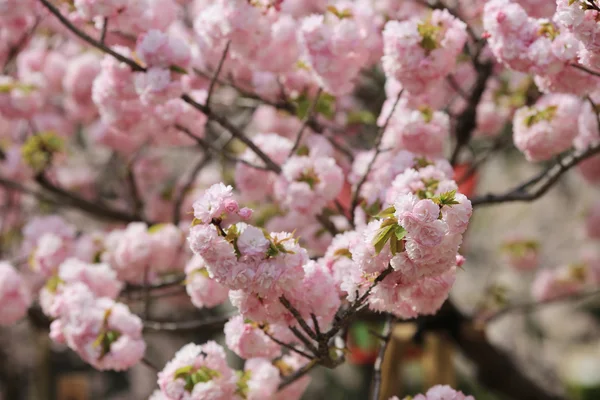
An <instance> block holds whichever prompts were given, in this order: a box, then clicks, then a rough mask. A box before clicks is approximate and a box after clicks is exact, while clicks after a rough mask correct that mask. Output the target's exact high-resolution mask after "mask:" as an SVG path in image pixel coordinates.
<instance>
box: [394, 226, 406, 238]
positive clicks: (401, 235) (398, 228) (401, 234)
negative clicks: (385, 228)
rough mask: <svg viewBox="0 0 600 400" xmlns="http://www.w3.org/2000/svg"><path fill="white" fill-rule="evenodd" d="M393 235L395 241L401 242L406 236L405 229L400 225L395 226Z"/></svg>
mask: <svg viewBox="0 0 600 400" xmlns="http://www.w3.org/2000/svg"><path fill="white" fill-rule="evenodd" d="M394 235H395V236H396V239H398V240H402V239H404V237H405V236H406V229H404V227H402V226H400V225H397V226H396V229H395V230H394Z"/></svg>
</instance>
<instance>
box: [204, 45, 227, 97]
mask: <svg viewBox="0 0 600 400" xmlns="http://www.w3.org/2000/svg"><path fill="white" fill-rule="evenodd" d="M230 44H231V40H228V41H227V43H226V44H225V49H224V50H223V54H221V59H220V60H219V64H218V65H217V70H216V71H215V75H214V76H213V77H212V79H211V80H210V85H209V86H208V93H207V95H206V102H205V104H206V107H210V99H211V97H212V94H213V90H214V89H215V84H216V83H217V79H219V75H220V74H221V69H222V68H223V64H225V58H227V53H228V52H229V45H230Z"/></svg>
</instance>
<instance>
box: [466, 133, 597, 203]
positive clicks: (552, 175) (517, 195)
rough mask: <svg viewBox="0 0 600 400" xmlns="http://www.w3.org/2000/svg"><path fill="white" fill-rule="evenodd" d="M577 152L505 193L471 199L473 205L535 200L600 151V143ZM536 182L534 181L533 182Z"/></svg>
mask: <svg viewBox="0 0 600 400" xmlns="http://www.w3.org/2000/svg"><path fill="white" fill-rule="evenodd" d="M575 153H576V152H573V153H571V158H570V160H568V161H566V162H564V163H563V161H561V160H559V161H557V162H556V163H555V164H553V165H552V166H551V167H549V168H547V169H546V170H544V171H542V173H541V174H538V175H536V176H534V177H533V178H532V179H530V180H529V181H526V182H524V183H522V184H520V185H518V186H517V187H516V188H514V189H511V190H509V191H507V192H506V193H503V194H493V193H489V194H487V195H484V196H480V197H476V198H474V199H472V200H471V203H472V204H473V206H482V205H490V204H499V203H508V202H513V201H534V200H537V199H539V198H540V197H541V196H543V195H544V194H545V193H546V192H547V191H548V190H550V188H552V186H554V184H556V182H558V180H559V179H560V177H561V176H562V175H563V174H564V173H565V172H567V171H568V170H570V169H571V168H573V167H574V166H576V165H577V164H579V163H580V162H582V161H584V160H586V159H588V158H590V157H592V156H594V155H596V154H599V153H600V144H599V145H596V146H592V147H590V148H588V149H587V150H585V151H584V152H582V153H579V154H575ZM544 180H545V182H544V183H543V184H542V185H541V186H539V187H538V188H537V189H536V190H533V191H532V192H527V191H526V190H525V189H526V188H528V187H530V186H533V185H535V184H537V183H539V182H541V181H544ZM531 182H534V183H531Z"/></svg>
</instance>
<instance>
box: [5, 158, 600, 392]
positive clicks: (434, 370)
mask: <svg viewBox="0 0 600 400" xmlns="http://www.w3.org/2000/svg"><path fill="white" fill-rule="evenodd" d="M539 168H541V167H540V166H533V165H530V164H527V163H525V162H523V161H522V157H520V156H519V155H518V154H516V153H514V152H513V151H512V150H510V149H509V150H508V151H505V152H502V153H498V154H495V155H493V157H491V158H490V159H489V160H488V161H487V162H486V163H485V164H484V165H483V166H481V168H478V169H477V171H476V172H475V173H474V174H470V177H469V179H458V180H459V181H461V180H462V181H463V186H462V190H463V191H467V192H468V191H470V190H473V194H475V193H479V194H482V193H487V192H501V191H503V190H506V188H508V187H512V186H514V185H515V184H517V183H518V182H522V181H525V180H526V179H527V178H528V177H531V176H533V175H535V173H536V172H537V171H539ZM466 170H468V168H463V171H459V172H460V173H464V171H466ZM471 172H473V171H471ZM597 195H598V191H597V189H595V188H593V187H590V186H589V185H586V184H584V183H583V181H582V180H581V178H580V177H579V175H578V174H575V173H572V174H567V175H566V176H565V177H564V179H562V180H561V181H560V182H559V183H558V184H557V186H555V187H554V188H553V190H551V191H550V192H549V193H548V194H547V195H546V196H544V197H543V198H541V199H540V200H538V201H536V202H535V203H511V204H503V205H497V206H493V207H482V208H478V209H477V210H476V212H475V214H474V217H473V219H472V222H471V225H470V228H469V232H468V235H467V236H466V239H465V243H464V245H463V247H462V252H463V255H464V256H465V257H466V262H465V264H464V265H463V267H462V271H460V273H459V274H458V280H457V282H456V284H455V286H454V288H453V291H452V295H451V299H452V301H453V303H454V304H455V305H456V307H457V308H459V309H460V310H461V311H462V312H463V313H464V314H465V315H471V316H481V318H480V319H481V322H480V323H479V324H478V332H477V334H478V335H484V337H487V339H488V340H489V341H490V342H491V343H492V344H493V345H494V346H495V347H496V348H497V349H499V350H500V351H501V352H502V354H506V355H507V356H508V357H509V359H510V360H512V361H514V362H515V364H516V366H518V369H519V372H520V373H522V374H524V375H525V376H527V377H529V378H531V379H533V380H534V381H535V382H536V383H537V384H538V385H539V386H540V387H543V388H545V389H546V390H548V391H549V392H552V393H555V394H556V396H557V397H555V398H556V399H560V398H565V399H575V400H580V399H581V400H591V399H600V341H599V338H600V329H599V327H600V326H599V318H600V296H598V295H594V294H593V293H592V294H589V293H587V294H586V295H585V296H576V297H575V298H570V299H568V300H561V301H551V302H546V303H543V304H536V303H535V302H532V300H531V284H532V281H533V278H534V276H535V271H523V270H518V269H515V268H513V267H510V266H509V262H508V261H507V258H506V256H505V254H504V250H503V249H505V248H506V246H505V244H506V242H507V240H509V239H510V238H520V239H523V238H527V239H528V240H531V241H535V242H537V244H538V246H537V247H536V249H537V255H538V258H539V259H538V264H539V268H555V267H557V266H560V265H566V264H572V263H574V262H576V261H577V260H579V259H581V257H582V255H586V256H589V255H590V254H592V255H593V254H596V253H595V252H596V251H598V243H597V242H595V241H594V240H591V239H588V238H587V235H586V233H585V229H584V227H585V218H586V213H587V212H588V210H589V208H590V206H591V205H592V204H593V202H594V200H595V199H596V198H597ZM78 218H81V217H78ZM503 246H504V247H503ZM157 295H158V296H160V297H161V301H155V302H153V303H152V307H151V309H150V313H151V318H150V319H151V320H153V321H157V324H156V326H154V327H148V329H147V335H146V337H147V341H148V353H147V358H148V360H150V361H151V362H152V363H153V364H155V365H156V366H158V367H159V369H161V368H162V366H163V365H164V364H165V363H166V362H167V361H168V360H169V359H170V358H171V357H172V355H173V354H174V353H175V352H176V351H177V350H178V349H179V348H180V347H181V346H182V345H184V344H186V343H189V342H192V341H193V342H196V343H202V342H204V341H206V340H207V339H209V338H213V339H215V340H217V341H220V342H222V340H223V338H222V322H221V323H220V322H219V318H217V321H216V323H215V324H214V326H209V327H201V328H195V327H194V325H193V323H194V321H199V320H203V319H205V318H215V317H218V316H220V315H227V314H228V313H229V312H230V311H231V309H229V308H228V307H227V306H222V307H219V308H216V309H212V310H197V309H195V308H194V307H193V306H192V305H191V304H190V302H189V298H188V297H187V295H186V294H185V288H184V287H183V286H181V287H174V288H173V287H171V288H167V289H165V291H164V292H163V293H157ZM130 303H131V304H132V308H133V310H134V311H135V307H136V304H137V306H138V307H141V304H140V303H141V300H139V299H138V300H136V299H130ZM500 310H502V312H501V313H498V312H499V311H500ZM441 313H442V314H443V309H442V312H441ZM161 321H183V322H184V324H185V323H188V325H187V326H185V325H184V326H183V328H181V327H180V328H178V329H177V330H174V331H171V330H164V329H169V326H168V324H167V325H164V326H163V325H161V324H160V323H158V322H161ZM440 321H441V323H442V324H444V321H443V318H442V319H441V320H440ZM422 323H423V321H399V322H397V323H395V324H394V325H393V328H392V334H391V339H390V341H389V344H388V348H387V352H386V357H385V359H384V362H383V365H382V368H381V371H382V372H381V375H382V391H381V392H382V397H381V398H382V399H387V398H389V396H391V395H398V396H399V397H400V398H402V397H403V396H406V395H411V394H415V393H419V392H423V391H424V390H426V389H427V388H429V387H430V386H432V385H435V384H450V385H452V386H454V387H456V388H457V389H460V390H462V391H463V392H464V393H465V394H471V395H473V396H475V398H476V399H478V400H495V399H498V400H499V399H508V398H509V397H506V396H505V397H503V396H502V395H501V394H500V393H498V392H497V391H494V390H490V389H489V388H488V387H486V386H492V387H494V386H495V385H494V382H493V380H494V379H497V380H498V382H497V383H499V384H504V382H503V381H502V379H504V377H503V376H502V374H499V375H497V376H496V378H494V376H493V375H492V377H491V379H492V382H489V380H490V376H489V375H490V374H489V373H488V374H487V375H488V376H487V377H486V378H485V379H484V380H487V381H486V383H487V385H483V384H481V383H480V382H481V381H482V380H481V379H479V378H480V377H478V376H476V375H477V366H476V365H474V363H473V361H472V359H473V357H472V354H471V355H470V357H469V355H468V356H465V355H464V354H463V351H462V350H464V349H461V348H459V347H457V346H456V344H454V342H453V341H452V340H450V338H449V336H448V332H447V331H446V329H440V330H439V331H437V330H435V329H428V330H425V332H424V333H423V332H421V331H422ZM449 323H450V322H449ZM382 326H383V317H380V316H373V315H372V314H370V315H365V316H361V317H360V318H359V319H358V320H356V321H355V322H354V323H353V325H352V326H351V328H350V329H349V331H348V337H347V345H348V349H349V351H348V354H347V359H348V361H349V362H348V363H346V364H344V365H342V366H341V367H339V368H337V369H336V370H327V369H325V368H322V367H320V368H317V369H315V370H313V372H312V374H311V376H312V382H311V385H310V387H309V390H308V391H307V392H306V394H305V396H304V397H303V398H304V399H314V400H318V399H328V400H335V399H340V400H341V399H347V400H354V399H356V400H358V399H361V400H363V399H367V398H369V390H370V388H371V385H372V377H373V363H374V362H375V359H376V358H377V354H378V348H379V342H380V341H379V340H378V339H377V338H376V335H375V334H376V333H377V332H381V329H382ZM445 328H448V327H447V326H446V327H445ZM373 332H375V334H373ZM229 355H230V356H231V360H230V362H231V365H232V366H236V363H238V364H237V365H238V366H239V365H241V364H240V363H241V360H239V359H236V358H235V356H234V355H233V353H229ZM483 356H485V355H483ZM489 362H490V363H493V362H494V361H493V359H490V360H489ZM479 368H481V365H480V366H479ZM490 368H491V370H492V371H493V370H494V366H493V365H491V366H490ZM480 373H481V371H480ZM490 383H491V385H490ZM155 388H156V373H155V371H154V370H153V369H152V368H150V367H148V366H147V365H144V364H140V365H138V366H136V367H134V368H133V369H131V370H130V371H129V372H126V373H115V372H99V371H95V370H93V369H91V368H90V367H89V366H87V365H85V364H84V363H83V362H82V361H81V360H80V359H79V357H78V356H77V355H76V354H75V353H73V352H71V351H68V349H66V348H63V347H58V346H56V345H54V344H51V343H50V341H49V339H48V332H47V321H45V320H44V318H43V317H42V314H41V313H39V314H38V313H36V312H35V310H32V311H31V313H30V318H29V319H27V320H24V321H21V322H20V323H19V324H17V325H16V326H13V327H11V328H2V329H0V391H1V393H3V397H2V400H21V399H23V400H25V399H28V400H38V399H40V400H41V399H51V400H55V399H56V400H84V399H106V400H120V399H123V400H125V399H128V400H137V399H147V398H148V396H149V395H150V394H151V393H152V391H153V390H154V389H155ZM523 398H526V397H523ZM529 398H531V399H533V398H534V397H528V399H529Z"/></svg>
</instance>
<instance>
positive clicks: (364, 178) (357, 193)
mask: <svg viewBox="0 0 600 400" xmlns="http://www.w3.org/2000/svg"><path fill="white" fill-rule="evenodd" d="M403 92H404V89H402V90H401V91H400V93H398V96H397V97H396V101H395V102H394V105H393V106H392V109H391V111H390V114H389V115H388V116H387V118H386V120H385V123H384V124H383V125H382V126H381V127H380V128H379V130H378V131H377V137H376V138H375V145H374V146H373V147H374V149H375V154H373V158H372V159H371V161H370V162H369V165H367V169H366V171H365V173H364V174H363V176H362V177H361V178H360V180H359V181H358V184H357V185H356V190H355V191H354V196H352V202H351V203H350V204H351V206H350V215H351V216H352V226H354V210H355V209H356V206H357V205H358V200H359V198H360V190H361V189H362V187H363V185H364V184H365V182H366V181H367V178H368V176H369V173H370V172H371V169H372V168H373V165H375V161H376V160H377V157H378V156H379V154H380V153H381V141H382V139H383V135H384V134H385V131H386V129H387V127H388V124H389V123H390V121H391V119H392V117H393V115H394V112H395V111H396V107H397V106H398V103H399V102H400V98H401V97H402V93H403Z"/></svg>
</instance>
